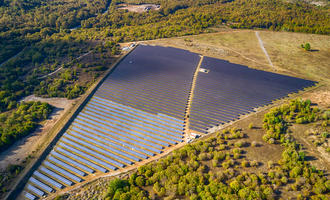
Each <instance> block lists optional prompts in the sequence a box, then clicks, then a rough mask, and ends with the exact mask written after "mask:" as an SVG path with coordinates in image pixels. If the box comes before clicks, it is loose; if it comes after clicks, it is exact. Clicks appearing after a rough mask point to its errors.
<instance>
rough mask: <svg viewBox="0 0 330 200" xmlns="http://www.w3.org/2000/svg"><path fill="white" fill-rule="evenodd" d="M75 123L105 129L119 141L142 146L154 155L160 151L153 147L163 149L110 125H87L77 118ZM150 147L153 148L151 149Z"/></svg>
mask: <svg viewBox="0 0 330 200" xmlns="http://www.w3.org/2000/svg"><path fill="white" fill-rule="evenodd" d="M75 121H76V122H79V123H82V124H84V126H90V127H92V128H95V129H101V130H104V129H106V130H110V131H112V132H110V131H107V133H108V134H111V135H112V136H115V137H117V138H120V139H124V140H126V141H130V142H132V143H133V144H134V145H139V146H142V147H144V148H146V149H149V150H151V151H154V152H156V153H160V152H161V150H158V149H156V148H154V147H157V148H159V149H161V148H163V147H162V146H159V145H157V144H154V143H152V142H148V141H146V140H143V139H141V138H138V137H135V136H133V135H130V134H127V133H126V132H123V131H121V127H118V129H115V128H112V127H110V125H108V126H105V125H103V124H100V123H97V122H94V121H91V120H89V123H87V121H88V120H86V121H82V120H79V119H78V118H76V120H75ZM94 124H95V125H98V126H101V127H102V128H100V127H98V126H95V125H94ZM122 135H123V136H122ZM131 139H133V140H131ZM134 140H135V141H134ZM143 143H145V144H148V145H150V146H148V145H145V144H143ZM152 146H153V147H152Z"/></svg>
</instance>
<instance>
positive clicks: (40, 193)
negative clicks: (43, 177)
mask: <svg viewBox="0 0 330 200" xmlns="http://www.w3.org/2000/svg"><path fill="white" fill-rule="evenodd" d="M26 188H27V189H28V190H30V191H31V192H32V193H34V194H36V195H38V196H40V197H42V196H44V194H45V193H44V192H43V191H41V190H39V189H38V188H36V187H34V186H33V185H30V184H28V185H27V187H26Z"/></svg>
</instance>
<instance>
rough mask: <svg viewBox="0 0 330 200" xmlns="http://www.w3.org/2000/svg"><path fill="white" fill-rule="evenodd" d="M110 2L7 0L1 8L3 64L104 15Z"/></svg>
mask: <svg viewBox="0 0 330 200" xmlns="http://www.w3.org/2000/svg"><path fill="white" fill-rule="evenodd" d="M109 2H110V1H107V0H87V1H85V0H78V1H61V0H56V1H53V0H46V1H44V0H29V1H25V0H14V1H11V0H4V1H3V5H2V6H1V7H0V47H1V48H0V63H1V62H3V61H4V60H5V59H7V58H8V57H11V56H13V55H15V53H16V52H17V51H19V50H21V49H23V48H24V47H26V46H29V45H30V44H33V43H35V42H36V41H40V40H42V39H45V38H47V37H49V36H51V35H52V34H53V33H58V32H60V31H61V30H63V29H69V28H73V27H76V26H78V25H80V21H81V20H84V19H88V18H89V17H93V16H96V15H97V14H99V13H102V12H103V11H104V10H105V9H106V6H107V5H108V3H109Z"/></svg>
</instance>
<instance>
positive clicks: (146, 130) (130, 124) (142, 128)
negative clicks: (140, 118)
mask: <svg viewBox="0 0 330 200" xmlns="http://www.w3.org/2000/svg"><path fill="white" fill-rule="evenodd" d="M85 113H86V114H85ZM81 115H82V116H86V117H91V118H92V119H95V120H99V119H97V118H94V116H95V117H99V118H102V119H104V120H105V121H109V120H107V119H106V118H109V119H112V120H115V121H116V122H115V123H117V124H120V125H121V126H125V127H127V128H130V129H133V130H135V131H138V132H140V133H144V134H147V135H150V136H151V137H154V138H156V139H158V140H160V141H165V142H167V143H169V144H176V142H174V141H172V140H169V139H167V138H170V137H169V136H168V135H166V134H161V133H160V132H157V131H155V130H153V129H150V128H148V127H145V126H142V125H139V124H138V123H136V122H137V121H133V120H130V119H126V120H124V119H122V118H120V117H117V116H111V115H109V114H105V113H101V112H98V114H96V113H94V112H91V111H89V110H87V109H85V111H84V113H81ZM105 117H106V118H105ZM112 122H114V121H112ZM134 126H136V127H137V128H135V127H134ZM154 134H158V135H161V136H164V137H167V138H164V137H159V136H158V135H154ZM171 139H172V138H171ZM156 141H157V140H156ZM157 143H160V142H159V141H157ZM160 144H162V145H165V146H168V144H166V143H163V142H161V143H160Z"/></svg>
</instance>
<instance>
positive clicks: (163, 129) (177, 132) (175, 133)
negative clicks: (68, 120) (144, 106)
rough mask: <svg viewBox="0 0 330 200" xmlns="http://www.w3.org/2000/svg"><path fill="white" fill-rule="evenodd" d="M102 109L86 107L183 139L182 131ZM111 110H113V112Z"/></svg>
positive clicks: (99, 107)
mask: <svg viewBox="0 0 330 200" xmlns="http://www.w3.org/2000/svg"><path fill="white" fill-rule="evenodd" d="M101 107H102V106H94V105H93V104H88V105H87V106H86V107H85V110H89V111H94V112H102V114H103V113H106V114H111V115H113V116H117V117H120V118H122V119H127V120H130V121H134V122H135V123H139V124H143V125H144V126H147V127H150V128H152V129H156V130H159V131H161V132H164V133H167V134H168V136H169V135H171V136H169V137H171V138H175V137H177V138H176V139H178V137H180V138H182V130H178V129H172V128H168V127H165V126H162V125H160V124H157V123H155V122H153V121H151V120H148V119H146V118H141V117H138V116H135V115H130V114H126V113H124V112H120V111H118V110H117V111H116V110H115V109H107V110H104V109H102V108H101ZM109 110H111V112H110V111H109ZM172 136H175V137H172Z"/></svg>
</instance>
